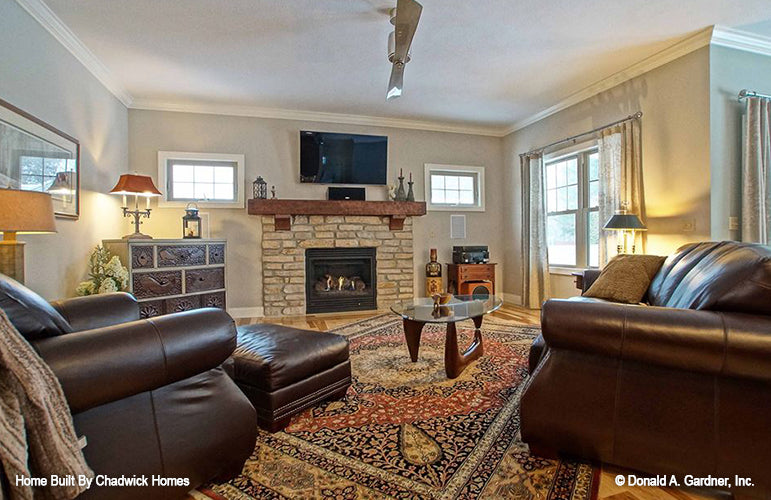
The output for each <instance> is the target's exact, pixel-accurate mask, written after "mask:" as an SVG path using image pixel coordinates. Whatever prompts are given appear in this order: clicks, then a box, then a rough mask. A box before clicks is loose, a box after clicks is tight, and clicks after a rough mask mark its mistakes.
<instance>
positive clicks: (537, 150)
mask: <svg viewBox="0 0 771 500" xmlns="http://www.w3.org/2000/svg"><path fill="white" fill-rule="evenodd" d="M642 115H643V113H642V111H638V112H637V113H635V114H633V115H629V116H627V117H626V118H622V119H621V120H616V121H614V122H612V123H608V124H607V125H603V126H602V127H597V128H594V129H592V130H589V131H588V132H582V133H580V134H576V135H573V136H570V137H567V138H565V139H561V140H559V141H556V142H552V143H551V144H547V145H546V146H543V147H541V148H535V149H531V150H530V151H528V152H527V153H521V154H520V155H519V156H529V155H532V154H535V153H543V152H544V151H546V150H547V149H549V148H551V147H554V146H556V145H558V144H562V143H563V142H570V141H575V140H576V139H578V138H579V137H583V136H585V135H591V134H596V133H597V132H599V131H600V130H605V129H606V128H609V127H612V126H614V125H618V124H619V123H624V122H626V121H629V120H634V119H636V118H640V117H642Z"/></svg>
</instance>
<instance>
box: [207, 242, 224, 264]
mask: <svg viewBox="0 0 771 500" xmlns="http://www.w3.org/2000/svg"><path fill="white" fill-rule="evenodd" d="M224 263H225V245H209V264H224Z"/></svg>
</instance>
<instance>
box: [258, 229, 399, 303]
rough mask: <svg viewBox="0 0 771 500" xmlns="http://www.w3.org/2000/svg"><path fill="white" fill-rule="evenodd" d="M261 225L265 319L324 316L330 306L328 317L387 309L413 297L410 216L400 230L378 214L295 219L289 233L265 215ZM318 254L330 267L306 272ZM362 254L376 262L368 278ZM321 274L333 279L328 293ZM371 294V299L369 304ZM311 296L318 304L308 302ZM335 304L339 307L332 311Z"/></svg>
mask: <svg viewBox="0 0 771 500" xmlns="http://www.w3.org/2000/svg"><path fill="white" fill-rule="evenodd" d="M261 222H262V272H263V306H264V308H265V316H282V315H297V314H306V313H314V312H322V309H324V306H330V304H331V305H332V306H333V307H327V308H326V312H332V311H343V310H346V311H351V310H364V309H365V308H366V309H387V308H388V307H389V306H390V305H391V304H392V303H394V302H396V301H398V300H404V299H410V298H412V297H413V294H414V269H413V248H412V219H411V218H410V217H407V218H406V219H405V220H404V225H403V227H402V228H401V229H391V227H392V224H391V218H390V217H389V216H374V215H373V216H370V215H366V216H365V215H295V216H292V218H291V226H290V228H289V229H288V230H283V229H282V228H278V229H277V228H276V224H275V218H274V217H273V216H270V215H263V216H261ZM317 249H321V250H326V251H322V252H317ZM308 250H310V251H308ZM362 250H363V251H364V252H362ZM319 253H321V254H326V257H327V258H328V260H330V261H332V262H327V264H324V265H323V266H326V267H323V266H322V269H321V271H318V270H316V271H313V270H311V271H308V270H307V269H308V268H306V265H307V264H308V259H312V258H316V257H317V256H318V255H319ZM364 254H368V255H370V256H371V258H372V267H373V269H372V270H371V274H370V275H369V276H366V272H365V271H366V269H364V268H363V267H362V263H363V259H366V257H364ZM346 260H347V261H348V264H351V265H352V268H349V269H348V270H345V268H344V266H343V264H344V263H345V262H346ZM324 269H326V271H324ZM319 272H321V273H322V276H321V277H320V276H319V275H318V274H319ZM323 275H329V277H330V278H331V282H330V286H329V290H326V288H327V286H326V279H325V280H324V285H323V286H322V285H320V284H319V282H320V278H322V277H323ZM362 275H365V276H362ZM340 278H342V281H341V280H340ZM358 280H360V281H361V283H359V282H358ZM368 280H369V283H367V281H368ZM335 285H336V286H337V288H338V289H337V290H335V289H334V286H335ZM341 287H342V288H343V289H342V290H340V288H341ZM317 288H318V289H317ZM310 289H313V291H314V292H315V293H311V290H310ZM367 294H371V295H370V297H369V298H368V299H366V300H368V302H366V301H365V295H367ZM332 296H335V298H334V299H332V298H331V297H332ZM309 297H311V298H312V299H317V300H311V301H310V303H309V301H308V298H309ZM334 301H337V302H338V303H339V304H338V305H339V306H340V307H337V308H334V304H333V302H334ZM360 302H361V304H359V303H360ZM319 304H321V308H319Z"/></svg>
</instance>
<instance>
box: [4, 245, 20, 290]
mask: <svg viewBox="0 0 771 500" xmlns="http://www.w3.org/2000/svg"><path fill="white" fill-rule="evenodd" d="M0 273H3V274H5V275H6V276H8V277H10V278H13V279H15V280H16V281H18V282H19V283H22V284H23V283H24V242H23V241H15V240H12V241H0Z"/></svg>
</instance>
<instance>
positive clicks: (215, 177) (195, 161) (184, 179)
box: [158, 151, 244, 208]
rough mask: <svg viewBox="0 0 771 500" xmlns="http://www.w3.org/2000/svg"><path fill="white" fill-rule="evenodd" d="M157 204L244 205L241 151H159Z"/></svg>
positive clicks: (222, 206) (235, 206) (228, 206)
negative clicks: (160, 187)
mask: <svg viewBox="0 0 771 500" xmlns="http://www.w3.org/2000/svg"><path fill="white" fill-rule="evenodd" d="M158 178H159V180H160V184H161V186H163V188H162V191H163V199H162V200H161V202H160V203H159V204H160V206H167V207H168V206H184V205H186V204H187V203H189V202H191V201H195V202H196V203H197V204H198V205H199V206H203V207H221V208H242V207H243V206H244V155H232V154H220V153H182V152H176V151H159V152H158Z"/></svg>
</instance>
